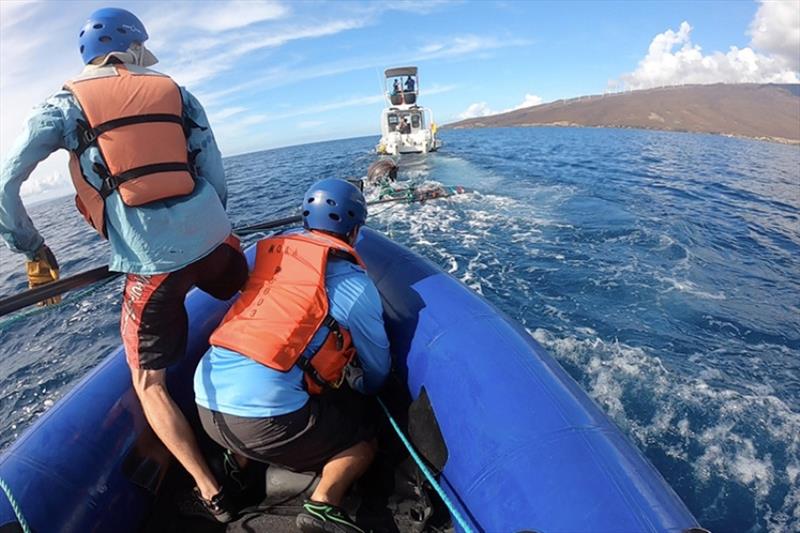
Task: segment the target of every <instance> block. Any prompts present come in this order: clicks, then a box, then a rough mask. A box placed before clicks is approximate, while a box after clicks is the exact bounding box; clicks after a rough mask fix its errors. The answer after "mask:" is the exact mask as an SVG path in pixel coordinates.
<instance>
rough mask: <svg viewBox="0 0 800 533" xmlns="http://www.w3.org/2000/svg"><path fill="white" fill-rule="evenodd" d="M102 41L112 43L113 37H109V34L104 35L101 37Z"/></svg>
mask: <svg viewBox="0 0 800 533" xmlns="http://www.w3.org/2000/svg"><path fill="white" fill-rule="evenodd" d="M100 42H101V43H110V42H111V37H109V36H108V35H103V36H102V37H100Z"/></svg>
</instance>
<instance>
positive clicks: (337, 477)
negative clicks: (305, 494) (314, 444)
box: [311, 439, 378, 506]
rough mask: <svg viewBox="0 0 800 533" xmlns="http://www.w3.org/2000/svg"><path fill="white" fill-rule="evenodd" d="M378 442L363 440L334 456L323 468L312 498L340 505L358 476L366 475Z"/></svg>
mask: <svg viewBox="0 0 800 533" xmlns="http://www.w3.org/2000/svg"><path fill="white" fill-rule="evenodd" d="M377 448H378V444H377V442H376V441H375V439H373V440H371V441H369V442H366V441H362V442H359V443H358V444H356V445H355V446H352V447H350V448H348V449H346V450H344V451H343V452H340V453H339V454H337V455H335V456H333V458H331V460H330V461H328V462H327V463H326V464H325V467H324V468H323V469H322V478H321V479H320V480H319V484H318V485H317V488H316V489H314V493H313V494H312V495H311V499H312V500H314V501H316V502H320V503H328V504H331V505H337V506H338V505H339V504H340V503H341V502H342V499H344V495H345V494H347V490H348V489H349V488H350V485H352V484H353V483H354V482H355V481H356V480H357V479H358V478H360V477H361V476H362V475H364V472H366V471H367V468H369V465H370V464H372V460H373V459H374V458H375V452H376V451H377Z"/></svg>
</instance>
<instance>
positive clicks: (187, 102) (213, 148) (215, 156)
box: [181, 88, 228, 207]
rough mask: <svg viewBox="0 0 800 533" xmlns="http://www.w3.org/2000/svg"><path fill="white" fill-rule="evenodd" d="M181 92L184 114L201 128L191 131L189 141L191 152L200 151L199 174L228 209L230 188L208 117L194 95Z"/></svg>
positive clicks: (196, 163)
mask: <svg viewBox="0 0 800 533" xmlns="http://www.w3.org/2000/svg"><path fill="white" fill-rule="evenodd" d="M181 92H182V93H183V104H184V110H183V112H184V114H185V115H186V116H187V117H188V118H190V119H192V120H193V121H194V122H195V124H197V125H198V126H200V128H197V127H194V128H192V129H191V130H190V133H189V140H188V141H189V151H190V152H192V151H194V150H200V152H199V153H198V154H197V158H196V159H195V161H194V164H195V167H196V168H197V174H198V175H199V176H201V177H202V178H203V179H204V180H206V181H207V182H209V183H210V184H211V185H212V186H213V187H214V189H215V190H216V191H217V195H218V196H219V199H220V201H221V202H222V205H223V206H226V207H227V203H228V188H227V185H226V184H225V169H224V168H223V166H222V154H221V153H220V151H219V148H218V147H217V141H216V139H214V133H213V132H212V131H211V125H210V124H209V123H208V117H206V112H205V110H204V109H203V106H202V105H200V102H199V101H198V100H197V98H195V97H194V96H193V95H192V93H190V92H189V91H187V90H186V89H184V88H181ZM203 128H205V129H203Z"/></svg>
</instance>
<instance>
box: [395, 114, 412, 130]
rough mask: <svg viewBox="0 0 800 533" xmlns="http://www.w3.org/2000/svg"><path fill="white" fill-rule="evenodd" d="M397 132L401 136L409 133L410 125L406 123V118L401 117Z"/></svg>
mask: <svg viewBox="0 0 800 533" xmlns="http://www.w3.org/2000/svg"><path fill="white" fill-rule="evenodd" d="M397 131H399V132H400V133H401V134H408V133H411V124H409V123H408V118H407V117H403V120H402V122H400V126H398V128H397Z"/></svg>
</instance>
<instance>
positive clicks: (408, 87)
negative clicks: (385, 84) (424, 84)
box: [406, 76, 416, 93]
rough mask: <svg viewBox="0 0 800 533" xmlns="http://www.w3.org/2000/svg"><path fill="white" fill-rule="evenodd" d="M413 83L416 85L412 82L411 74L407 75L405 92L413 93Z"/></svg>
mask: <svg viewBox="0 0 800 533" xmlns="http://www.w3.org/2000/svg"><path fill="white" fill-rule="evenodd" d="M415 85H416V84H415V83H414V78H412V77H411V76H409V77H408V78H407V79H406V92H409V93H413V92H414V86H415Z"/></svg>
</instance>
